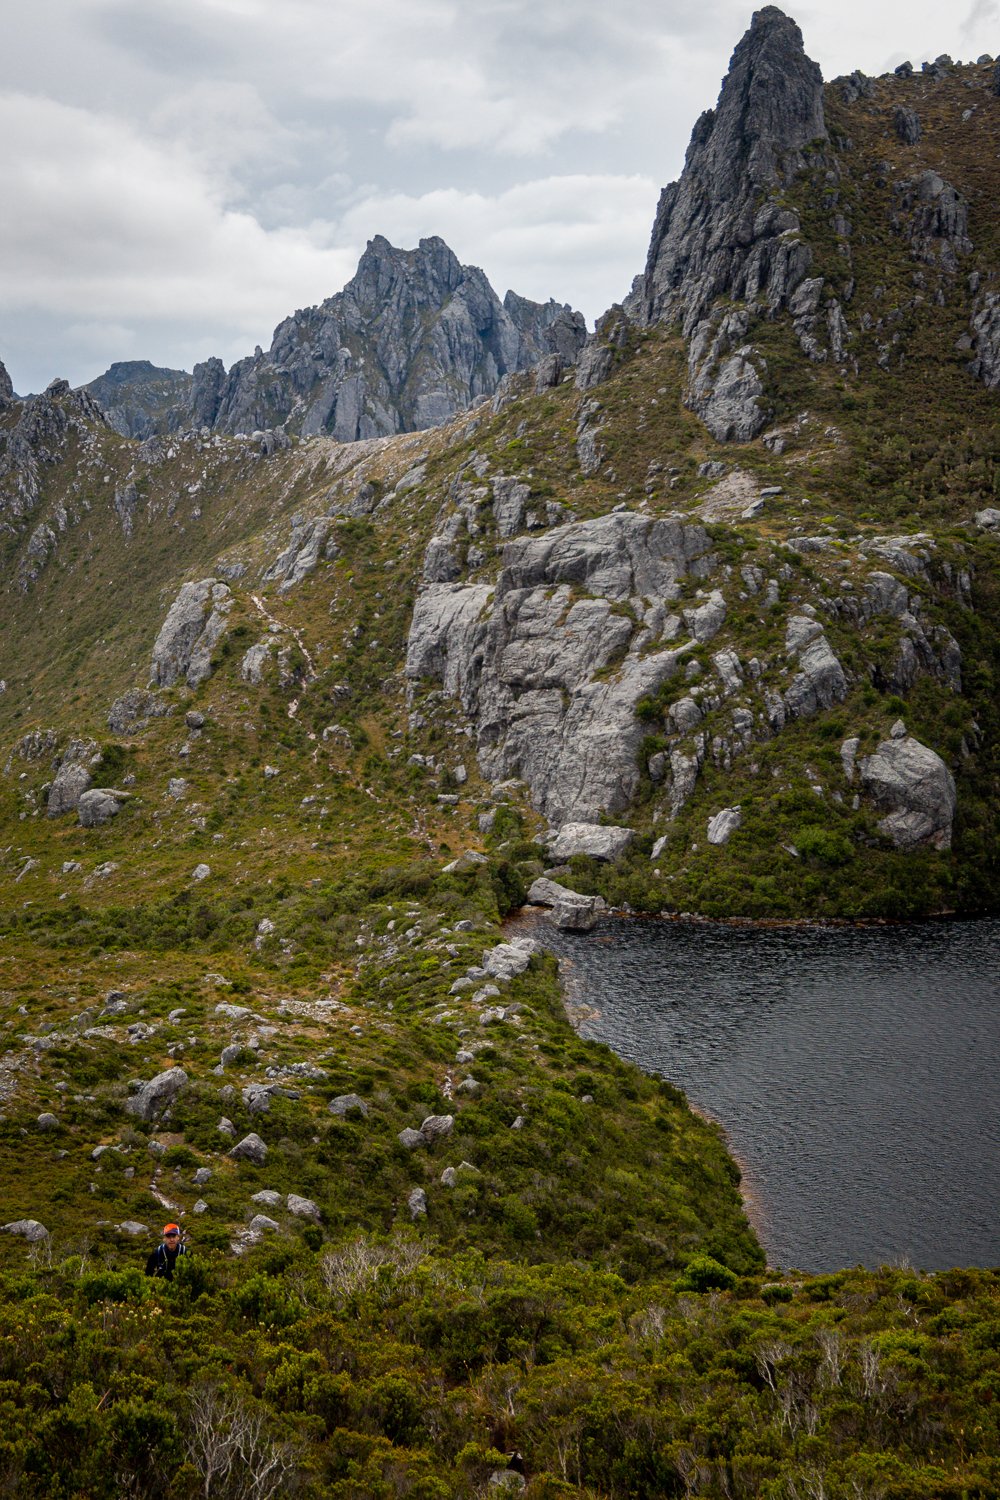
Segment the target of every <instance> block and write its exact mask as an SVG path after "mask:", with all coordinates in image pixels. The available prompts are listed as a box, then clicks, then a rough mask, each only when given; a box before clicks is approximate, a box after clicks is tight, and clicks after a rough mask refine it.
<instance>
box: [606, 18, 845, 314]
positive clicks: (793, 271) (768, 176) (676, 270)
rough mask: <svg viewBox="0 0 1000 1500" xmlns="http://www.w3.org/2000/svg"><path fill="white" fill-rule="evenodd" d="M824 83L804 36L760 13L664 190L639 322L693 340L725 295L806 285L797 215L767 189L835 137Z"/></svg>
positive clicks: (638, 303) (745, 296) (748, 295)
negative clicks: (673, 329) (676, 177)
mask: <svg viewBox="0 0 1000 1500" xmlns="http://www.w3.org/2000/svg"><path fill="white" fill-rule="evenodd" d="M822 89H823V78H822V74H821V73H820V70H819V68H818V67H817V65H816V64H815V63H814V62H812V61H811V60H810V59H809V58H808V57H807V56H806V54H805V51H804V49H803V44H802V33H801V32H800V31H799V28H798V26H797V25H796V24H795V22H794V21H793V20H791V19H790V17H788V16H786V15H785V14H784V13H783V12H782V11H780V10H778V9H777V8H776V7H775V6H773V5H768V6H765V8H764V9H763V10H759V11H757V12H756V13H755V14H754V17H753V20H752V21H751V23H750V29H749V31H748V32H747V33H746V35H745V36H744V37H743V39H742V41H741V42H740V43H739V45H738V46H737V48H736V50H735V52H734V53H733V56H732V61H731V63H730V67H729V72H728V74H727V75H726V78H725V80H724V82H723V85H722V92H721V93H720V95H719V102H718V105H717V107H716V108H715V109H714V110H706V112H705V113H704V114H703V115H702V116H701V118H700V120H699V121H698V123H697V125H696V126H695V128H694V133H693V135H692V137H691V144H690V146H689V147H688V152H687V158H686V160H685V164H684V171H683V173H682V175H681V178H680V181H679V182H675V183H671V184H670V186H669V187H667V188H664V190H663V193H662V195H661V198H660V203H659V207H658V210H657V215H656V222H655V224H654V226H653V235H652V240H651V242H650V248H649V258H648V260H647V263H646V271H645V274H644V276H643V277H642V278H641V279H640V280H639V281H638V283H637V285H636V288H635V291H634V292H633V296H632V298H631V305H630V312H631V313H632V315H633V316H635V317H637V318H638V320H639V321H641V322H646V323H655V322H661V321H679V322H680V323H681V324H682V327H683V329H684V332H685V334H686V335H690V334H691V333H692V332H693V331H694V329H695V327H696V326H697V324H698V323H699V322H700V321H701V320H702V319H703V318H704V317H705V315H706V313H707V312H708V310H709V309H710V307H711V305H712V303H713V301H714V300H715V298H716V297H720V296H726V297H730V298H733V299H736V300H746V301H749V300H752V299H753V298H755V297H758V296H760V295H762V294H763V296H764V297H765V299H766V300H767V301H768V303H769V304H770V305H771V306H774V305H779V304H780V303H781V302H783V301H784V300H785V298H786V297H787V296H788V295H789V294H790V292H791V291H792V290H793V289H794V286H795V285H797V284H798V281H800V280H801V279H802V276H803V275H804V274H805V271H806V269H807V264H808V262H807V260H806V262H805V264H803V263H802V261H803V256H802V254H801V251H802V250H803V248H804V247H801V246H797V245H795V244H794V242H793V243H792V244H789V242H788V241H789V238H790V236H789V231H794V230H795V229H796V228H797V227H798V225H797V220H796V219H795V216H794V215H793V214H791V213H789V212H787V211H786V210H783V209H782V208H780V207H779V206H778V205H777V204H776V203H774V202H768V201H767V198H765V199H764V201H763V203H762V201H761V194H762V191H763V192H764V193H765V194H766V193H768V191H769V190H770V189H773V188H775V187H777V186H778V185H780V184H781V183H782V182H783V181H787V180H788V179H789V178H791V177H793V176H794V175H795V173H796V172H797V171H799V170H800V169H801V167H802V165H803V155H802V153H803V150H804V148H805V147H806V146H808V145H809V143H810V142H811V141H814V140H817V139H825V138H826V126H825V124H824V120H823V94H822Z"/></svg>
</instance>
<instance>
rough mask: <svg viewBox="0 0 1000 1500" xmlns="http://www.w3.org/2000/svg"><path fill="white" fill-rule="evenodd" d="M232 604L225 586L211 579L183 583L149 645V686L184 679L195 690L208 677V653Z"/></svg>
mask: <svg viewBox="0 0 1000 1500" xmlns="http://www.w3.org/2000/svg"><path fill="white" fill-rule="evenodd" d="M231 605H232V599H231V596H230V591H229V586H228V584H225V583H220V582H219V581H218V579H215V578H203V579H201V581H200V582H198V583H185V584H184V585H183V587H182V588H181V591H180V593H179V594H178V595H177V598H176V599H175V600H174V602H173V604H172V605H171V606H170V610H169V613H168V614H167V618H166V619H165V620H164V622H163V624H162V625H161V627H160V632H159V634H158V635H157V637H156V641H155V642H154V644H153V664H152V675H151V677H150V685H151V686H154V687H173V685H174V683H175V682H177V681H178V680H179V679H181V678H184V679H185V680H186V681H187V684H188V686H189V687H197V686H198V684H199V683H201V682H204V680H205V678H206V677H208V676H209V675H210V674H211V670H212V665H211V663H212V652H213V650H214V649H215V647H216V646H217V645H218V643H219V641H220V640H221V638H222V636H223V634H224V632H225V628H226V616H227V615H228V613H229V610H230V608H231Z"/></svg>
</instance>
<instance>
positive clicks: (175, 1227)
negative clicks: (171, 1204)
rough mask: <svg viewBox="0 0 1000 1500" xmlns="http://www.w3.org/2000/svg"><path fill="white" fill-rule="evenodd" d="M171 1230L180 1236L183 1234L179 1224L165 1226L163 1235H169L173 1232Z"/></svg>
mask: <svg viewBox="0 0 1000 1500" xmlns="http://www.w3.org/2000/svg"><path fill="white" fill-rule="evenodd" d="M171 1230H173V1232H174V1234H180V1232H181V1231H180V1225H179V1224H164V1226H163V1233H164V1234H169V1233H170V1232H171Z"/></svg>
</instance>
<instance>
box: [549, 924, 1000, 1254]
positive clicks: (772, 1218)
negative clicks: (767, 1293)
mask: <svg viewBox="0 0 1000 1500" xmlns="http://www.w3.org/2000/svg"><path fill="white" fill-rule="evenodd" d="M530 931H531V933H532V935H533V936H534V937H536V938H537V939H539V940H540V941H542V942H544V943H545V945H546V946H547V947H550V948H552V949H553V950H554V951H555V952H557V953H558V954H559V955H560V957H561V958H562V959H563V960H564V964H563V974H564V979H565V981H566V984H567V998H568V1000H569V1001H570V1003H571V1005H577V1006H582V1007H584V1008H585V1010H586V1015H585V1019H584V1020H583V1021H582V1023H581V1025H580V1030H581V1033H582V1034H583V1035H584V1036H588V1037H593V1038H595V1039H597V1040H599V1041H602V1042H607V1043H608V1044H609V1045H610V1046H611V1047H613V1048H614V1050H615V1051H616V1052H618V1053H619V1054H620V1055H621V1056H623V1057H626V1058H629V1059H631V1060H632V1061H633V1062H636V1063H638V1064H640V1065H641V1066H642V1067H643V1068H647V1069H650V1070H653V1071H655V1072H658V1073H661V1074H662V1075H663V1076H664V1077H665V1078H668V1079H669V1080H670V1081H671V1082H672V1083H675V1084H677V1085H678V1086H679V1087H680V1088H683V1089H684V1090H685V1092H686V1093H687V1095H688V1098H689V1099H690V1101H691V1103H692V1104H693V1105H694V1106H695V1107H696V1108H698V1109H701V1110H702V1111H704V1112H705V1113H707V1114H709V1115H711V1116H712V1117H713V1118H714V1119H717V1120H719V1121H720V1122H721V1123H722V1124H723V1126H724V1127H725V1130H726V1134H727V1136H728V1139H729V1143H730V1146H731V1149H732V1151H733V1153H734V1154H735V1156H736V1158H737V1160H738V1161H739V1162H740V1163H741V1165H742V1166H743V1168H744V1175H745V1182H744V1186H745V1188H747V1189H748V1192H749V1196H750V1198H751V1216H752V1217H753V1219H754V1222H755V1227H756V1228H757V1232H758V1234H759V1236H760V1238H761V1240H762V1242H763V1244H764V1247H765V1249H766V1250H767V1253H768V1259H769V1261H770V1263H771V1264H772V1265H774V1266H781V1267H784V1268H785V1269H789V1268H792V1267H794V1268H796V1269H799V1270H803V1271H828V1270H834V1269H836V1268H837V1267H840V1266H849V1265H855V1264H858V1263H861V1264H863V1265H867V1266H876V1265H879V1264H881V1263H884V1262H895V1261H909V1262H910V1263H911V1264H912V1265H914V1266H916V1267H919V1268H921V1269H923V1270H938V1269H941V1268H944V1267H948V1266H955V1265H989V1266H996V1265H1000V1125H998V1109H1000V922H998V921H988V922H956V923H928V924H914V925H912V926H899V927H861V928H849V927H843V928H764V929H762V928H749V927H728V926H725V925H722V924H703V923H684V922H656V921H640V920H630V919H624V918H621V919H619V918H612V919H608V920H607V921H605V922H603V923H602V924H601V926H600V927H598V929H597V930H596V931H595V932H593V933H591V934H586V935H583V934H574V933H560V932H558V931H557V930H556V929H554V928H553V927H551V926H550V925H549V924H548V923H547V922H545V921H537V922H535V921H532V924H531V927H530Z"/></svg>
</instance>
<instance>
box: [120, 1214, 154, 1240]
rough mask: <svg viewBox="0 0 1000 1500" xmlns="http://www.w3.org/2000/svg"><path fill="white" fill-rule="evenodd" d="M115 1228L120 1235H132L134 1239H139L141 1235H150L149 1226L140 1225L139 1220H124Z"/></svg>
mask: <svg viewBox="0 0 1000 1500" xmlns="http://www.w3.org/2000/svg"><path fill="white" fill-rule="evenodd" d="M115 1228H116V1229H117V1230H118V1232H119V1233H120V1234H127V1235H130V1236H131V1237H132V1238H133V1239H137V1238H138V1236H139V1235H140V1234H148V1233H149V1226H148V1225H147V1224H140V1223H139V1220H138V1219H124V1220H123V1221H122V1222H121V1223H120V1224H116V1225H115Z"/></svg>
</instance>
